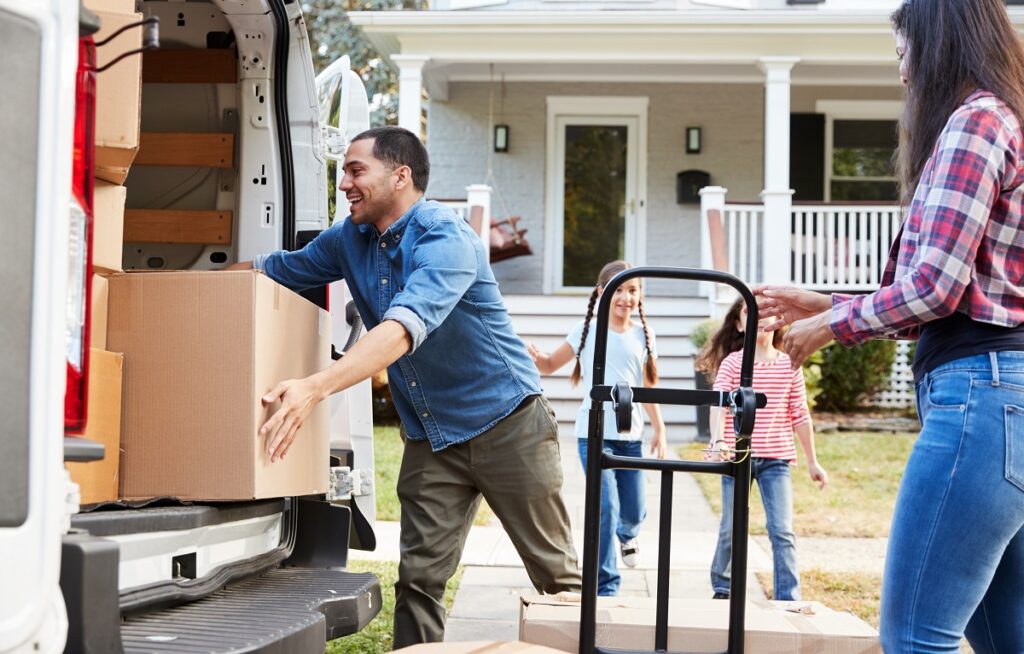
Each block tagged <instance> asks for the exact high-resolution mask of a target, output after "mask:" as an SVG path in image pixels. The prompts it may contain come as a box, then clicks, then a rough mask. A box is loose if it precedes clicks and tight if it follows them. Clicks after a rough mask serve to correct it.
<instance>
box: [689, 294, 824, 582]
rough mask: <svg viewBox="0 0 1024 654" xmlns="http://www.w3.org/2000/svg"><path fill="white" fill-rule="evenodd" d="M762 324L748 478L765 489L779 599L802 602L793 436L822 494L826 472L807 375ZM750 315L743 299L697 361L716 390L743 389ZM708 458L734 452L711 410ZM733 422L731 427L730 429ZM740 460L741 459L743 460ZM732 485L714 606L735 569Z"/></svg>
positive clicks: (715, 565) (728, 482)
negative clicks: (758, 402) (759, 403)
mask: <svg viewBox="0 0 1024 654" xmlns="http://www.w3.org/2000/svg"><path fill="white" fill-rule="evenodd" d="M773 320H774V318H767V319H763V320H761V321H759V324H758V331H757V350H756V356H755V359H754V391H755V392H757V393H764V394H765V395H766V396H767V398H768V404H767V405H766V406H765V407H764V408H763V409H758V410H757V419H756V420H755V422H754V432H753V434H752V435H751V437H750V439H751V440H750V442H751V449H752V450H753V451H752V452H751V454H750V456H751V457H752V458H751V474H752V477H753V480H754V481H755V482H757V486H758V488H759V489H760V490H761V501H762V502H763V503H764V512H765V516H766V518H767V525H766V526H767V528H768V539H769V540H770V541H771V544H772V560H773V585H772V587H773V589H774V597H775V599H779V600H799V599H800V576H799V573H798V571H797V564H796V537H795V535H794V534H793V484H792V478H791V477H790V466H794V465H796V448H795V447H794V446H793V433H794V432H795V433H796V435H797V437H798V438H799V439H800V446H801V447H802V448H803V451H804V455H805V457H806V458H807V472H808V474H810V476H811V479H812V480H813V481H815V482H817V483H818V487H819V488H821V489H823V488H825V486H826V485H827V484H828V473H827V472H825V469H824V468H823V467H821V464H819V463H818V459H817V455H816V453H815V450H814V430H813V427H812V426H811V415H810V412H809V410H808V408H807V394H806V388H805V386H804V373H803V369H802V368H799V367H798V368H797V369H796V370H793V368H792V366H791V363H790V360H789V357H788V356H787V355H786V353H785V352H782V351H781V350H780V349H778V345H779V343H780V341H781V340H782V338H781V337H782V332H777V331H776V332H766V331H765V330H764V326H765V324H767V323H769V322H771V321H773ZM746 321H747V310H746V307H745V306H744V304H743V300H742V299H738V300H736V302H734V303H733V305H732V307H730V309H729V312H728V313H727V314H726V316H725V319H724V320H723V321H722V326H721V327H720V328H719V329H718V331H717V332H716V333H715V334H714V336H712V337H711V339H710V340H709V341H708V344H707V346H705V348H704V350H703V351H701V353H700V354H699V355H698V357H697V364H696V367H697V370H699V371H701V372H704V373H705V374H707V375H709V376H713V377H714V378H715V385H714V388H715V390H718V391H732V390H735V389H736V388H737V387H738V386H739V383H740V363H741V360H742V352H741V350H742V348H743V330H744V325H745V324H746ZM711 411H712V413H711V425H712V430H711V443H712V446H711V452H710V454H709V457H710V458H716V459H718V458H721V457H723V456H725V454H726V453H727V452H728V451H730V450H733V449H735V443H736V436H735V434H734V433H733V430H732V425H731V421H727V419H728V417H729V415H728V413H727V412H725V411H720V410H719V409H717V408H714V407H713V408H712V409H711ZM727 422H729V424H728V428H726V427H727V425H726V423H727ZM741 456H742V455H741ZM732 502H733V479H732V477H729V476H728V475H723V476H722V522H721V525H720V527H719V531H718V547H717V548H716V550H715V558H714V561H713V562H712V564H711V586H712V588H713V589H714V591H715V595H714V597H715V598H716V599H726V598H728V597H729V578H730V563H731V561H732Z"/></svg>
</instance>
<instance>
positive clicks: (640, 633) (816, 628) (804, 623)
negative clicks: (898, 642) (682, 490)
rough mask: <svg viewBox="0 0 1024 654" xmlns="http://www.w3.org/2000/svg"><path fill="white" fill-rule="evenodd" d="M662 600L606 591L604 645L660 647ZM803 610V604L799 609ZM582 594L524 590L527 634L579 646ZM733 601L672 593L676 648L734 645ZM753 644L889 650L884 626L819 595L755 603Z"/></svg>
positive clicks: (601, 616) (523, 634)
mask: <svg viewBox="0 0 1024 654" xmlns="http://www.w3.org/2000/svg"><path fill="white" fill-rule="evenodd" d="M655 606H656V600H655V598H652V597H599V598H598V604H597V631H596V641H597V644H598V645H600V646H604V647H614V648H622V649H628V650H634V651H636V650H642V651H648V650H653V649H654V616H655ZM798 610H799V611H798ZM579 620H580V605H579V600H578V597H576V598H575V599H574V601H571V602H567V601H565V600H564V599H561V597H560V596H537V597H523V598H522V604H521V607H520V619H519V640H522V641H524V642H528V643H537V644H540V645H547V646H548V647H554V648H556V649H563V650H565V651H567V652H575V651H577V649H578V644H579V629H580V627H579ZM728 626H729V602H724V601H722V600H712V599H672V600H671V601H670V602H669V617H668V650H669V651H673V652H679V651H685V652H724V651H725V650H726V648H727V646H728ZM745 626H746V632H745V633H746V638H745V641H744V643H745V651H747V652H748V653H749V654H769V653H770V654H783V653H785V654H882V648H881V646H880V645H879V642H878V633H877V632H876V631H875V630H874V629H873V628H871V626H870V625H868V624H867V623H865V622H863V621H862V620H860V619H859V618H857V617H856V616H854V615H852V614H849V613H841V612H838V611H833V610H831V609H829V608H828V607H826V606H824V605H822V604H820V603H817V602H767V601H750V602H747V610H746V621H745Z"/></svg>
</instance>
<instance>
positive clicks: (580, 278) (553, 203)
mask: <svg viewBox="0 0 1024 654" xmlns="http://www.w3.org/2000/svg"><path fill="white" fill-rule="evenodd" d="M556 100H562V101H563V102H561V103H559V102H555V101H556ZM565 100H568V99H564V98H563V99H555V98H551V99H549V105H548V106H549V124H548V128H549V134H551V137H552V138H551V139H550V140H549V163H550V166H549V169H548V170H549V182H548V189H549V191H548V216H547V222H548V225H547V227H548V229H547V233H548V234H549V238H548V240H547V243H546V244H547V246H548V247H547V256H546V257H545V263H546V264H547V273H548V274H547V275H546V278H545V289H546V291H547V292H552V291H553V292H558V291H563V290H576V289H589V288H591V287H592V286H593V285H594V282H595V281H596V280H597V274H598V272H599V271H600V270H601V268H602V266H604V264H606V263H608V262H609V261H613V260H615V259H626V260H628V261H629V262H630V263H632V264H634V265H640V264H642V263H643V259H644V254H645V252H644V250H645V248H644V232H645V231H646V230H645V229H644V227H645V225H644V220H643V216H644V204H645V202H644V200H645V197H644V195H645V193H644V183H643V177H644V171H643V160H644V158H645V157H644V156H643V154H644V153H645V152H646V134H645V133H644V132H645V128H646V116H647V111H646V109H647V107H646V104H647V103H646V98H614V99H603V98H602V99H597V98H594V99H591V100H592V101H590V102H587V103H586V106H587V108H588V109H589V110H588V111H586V112H577V111H565V110H566V109H569V110H572V109H580V108H582V107H580V106H579V103H578V102H576V100H580V99H573V100H574V101H573V102H571V103H566V102H564V101H565ZM600 100H609V101H607V102H601V101H600ZM553 105H561V106H553ZM552 109H554V111H552ZM560 110H561V111H560ZM594 110H596V111H597V112H599V113H595V111H594ZM551 132H553V134H552V133H551Z"/></svg>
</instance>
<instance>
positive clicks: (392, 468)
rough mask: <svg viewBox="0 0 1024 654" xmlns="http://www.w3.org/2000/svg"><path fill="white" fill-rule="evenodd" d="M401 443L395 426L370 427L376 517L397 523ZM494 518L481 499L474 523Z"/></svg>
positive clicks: (488, 521)
mask: <svg viewBox="0 0 1024 654" xmlns="http://www.w3.org/2000/svg"><path fill="white" fill-rule="evenodd" d="M403 449H404V445H403V444H402V438H401V436H399V435H398V427H390V426H378V427H374V429H373V465H374V468H375V471H374V473H375V474H374V479H375V480H376V492H377V519H378V520H384V521H388V522H398V519H399V517H400V516H401V509H400V508H399V506H398V493H397V492H396V490H395V488H396V485H397V484H398V470H399V468H400V467H401V465H402V451H403ZM493 520H494V513H493V512H492V511H491V508H490V507H489V506H487V502H486V501H483V500H481V502H480V508H479V509H478V510H477V512H476V518H475V519H474V520H473V524H475V525H487V524H491V522H492V521H493Z"/></svg>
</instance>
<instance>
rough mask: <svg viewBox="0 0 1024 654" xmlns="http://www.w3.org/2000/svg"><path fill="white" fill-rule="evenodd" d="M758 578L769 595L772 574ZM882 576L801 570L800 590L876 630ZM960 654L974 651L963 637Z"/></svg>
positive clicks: (766, 573) (759, 575)
mask: <svg viewBox="0 0 1024 654" xmlns="http://www.w3.org/2000/svg"><path fill="white" fill-rule="evenodd" d="M757 581H758V582H759V583H760V584H761V587H762V588H764V589H765V593H766V594H768V596H769V597H770V596H771V588H772V575H771V573H769V572H759V573H757ZM881 588H882V575H880V574H869V573H866V572H825V571H824V570H818V569H810V570H801V571H800V589H801V591H802V593H803V597H804V599H806V600H814V601H816V602H821V603H822V604H824V605H825V606H827V607H829V608H830V609H832V610H834V611H849V612H850V613H852V614H854V615H855V616H857V617H858V618H860V619H861V620H863V621H864V622H867V623H868V624H870V625H871V626H872V627H874V628H875V629H878V624H879V613H880V612H879V605H880V603H881V592H880V590H881ZM960 652H961V654H973V652H974V650H973V649H971V646H970V645H968V644H967V641H966V640H963V641H961V642H960Z"/></svg>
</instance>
